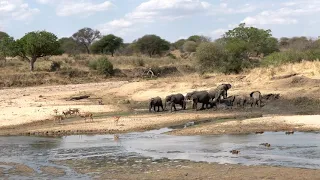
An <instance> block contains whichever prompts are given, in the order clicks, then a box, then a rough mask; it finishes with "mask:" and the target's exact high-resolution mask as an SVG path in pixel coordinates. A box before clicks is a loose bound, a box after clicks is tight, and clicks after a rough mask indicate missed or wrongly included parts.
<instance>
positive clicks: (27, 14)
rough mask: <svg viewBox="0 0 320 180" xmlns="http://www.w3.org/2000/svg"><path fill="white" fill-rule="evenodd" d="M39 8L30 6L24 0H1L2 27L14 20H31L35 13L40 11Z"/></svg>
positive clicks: (0, 17) (0, 19)
mask: <svg viewBox="0 0 320 180" xmlns="http://www.w3.org/2000/svg"><path fill="white" fill-rule="evenodd" d="M39 12H40V10H39V9H37V8H31V7H29V4H27V3H25V2H24V0H10V1H5V0H0V21H1V26H2V28H3V27H5V26H7V25H8V24H9V22H10V21H12V20H23V21H26V23H27V22H28V21H30V20H31V19H32V17H33V16H34V15H36V14H37V13H39Z"/></svg>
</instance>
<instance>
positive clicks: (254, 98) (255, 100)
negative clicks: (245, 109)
mask: <svg viewBox="0 0 320 180" xmlns="http://www.w3.org/2000/svg"><path fill="white" fill-rule="evenodd" d="M261 99H262V96H261V92H260V91H253V92H251V93H250V101H251V102H250V103H251V107H252V106H256V105H257V106H258V107H261Z"/></svg>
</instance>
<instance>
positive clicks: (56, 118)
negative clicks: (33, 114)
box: [53, 115, 64, 123]
mask: <svg viewBox="0 0 320 180" xmlns="http://www.w3.org/2000/svg"><path fill="white" fill-rule="evenodd" d="M63 119H64V117H63V116H62V115H54V116H53V121H54V123H55V122H56V120H59V123H61V121H62V120H63Z"/></svg>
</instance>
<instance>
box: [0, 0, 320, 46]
mask: <svg viewBox="0 0 320 180" xmlns="http://www.w3.org/2000/svg"><path fill="white" fill-rule="evenodd" d="M319 13H320V1H319V0H288V1H285V0H284V1H276V0H249V1H248V0H108V1H106V0H0V31H5V32H7V33H8V34H10V35H11V36H13V37H15V38H20V37H22V36H23V35H24V34H25V33H27V32H30V31H35V30H47V31H50V32H53V33H55V34H56V35H57V36H58V37H59V38H60V37H69V36H71V35H72V34H73V33H74V32H76V31H77V30H79V29H81V28H83V27H91V28H93V29H98V30H100V31H101V32H102V33H103V34H109V33H113V34H115V35H118V36H121V37H122V38H123V39H124V41H125V42H131V41H133V40H134V39H137V38H139V37H141V36H143V35H145V34H157V35H159V36H161V37H162V38H165V39H167V40H169V41H171V42H174V41H176V40H178V39H180V38H186V37H189V36H190V35H194V34H199V35H205V36H210V37H212V38H213V39H216V38H218V37H220V36H221V35H222V34H223V33H224V32H225V31H227V30H228V29H232V28H234V27H235V26H237V25H238V24H239V23H241V22H245V23H246V24H247V25H248V26H255V27H258V28H264V29H271V30H272V33H273V35H274V36H275V37H292V36H307V37H318V36H319V35H320V33H319V29H320V19H319V18H317V17H318V14H319Z"/></svg>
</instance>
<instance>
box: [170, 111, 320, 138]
mask: <svg viewBox="0 0 320 180" xmlns="http://www.w3.org/2000/svg"><path fill="white" fill-rule="evenodd" d="M319 119H320V116H319V115H313V116H270V117H261V118H254V119H246V120H238V121H228V122H222V123H207V124H203V125H199V126H195V127H190V128H186V129H180V130H175V131H172V132H169V133H168V134H171V135H204V134H206V135H217V134H247V133H258V132H260V133H262V132H265V131H304V132H305V131H320V121H319Z"/></svg>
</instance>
